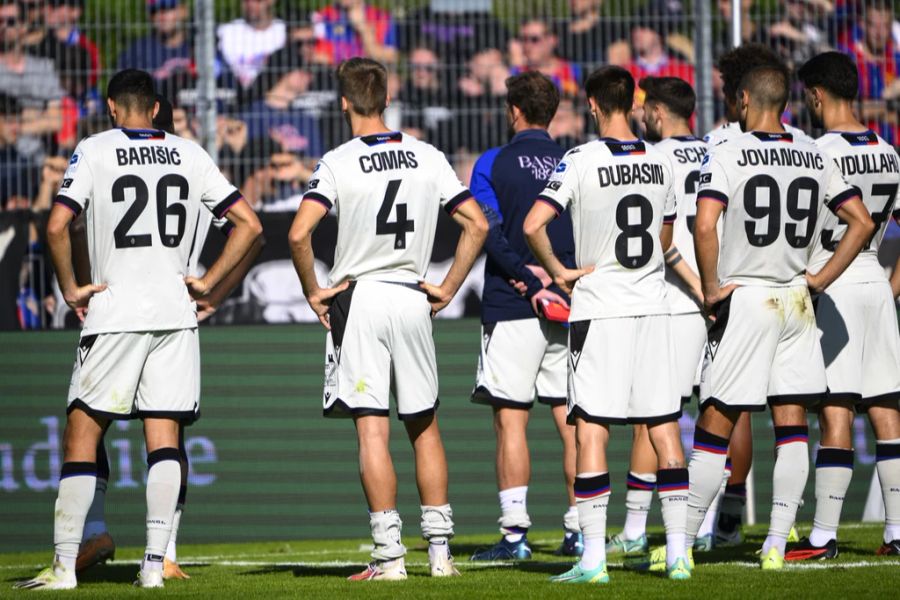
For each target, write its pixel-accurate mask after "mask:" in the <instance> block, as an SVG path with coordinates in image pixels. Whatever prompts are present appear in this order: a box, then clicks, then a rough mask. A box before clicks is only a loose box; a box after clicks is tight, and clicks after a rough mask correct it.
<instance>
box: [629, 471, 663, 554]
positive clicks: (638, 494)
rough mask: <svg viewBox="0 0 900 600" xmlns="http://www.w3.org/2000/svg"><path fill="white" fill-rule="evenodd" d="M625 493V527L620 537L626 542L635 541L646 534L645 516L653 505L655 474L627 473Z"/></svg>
mask: <svg viewBox="0 0 900 600" xmlns="http://www.w3.org/2000/svg"><path fill="white" fill-rule="evenodd" d="M626 486H627V491H626V492H625V510H626V512H625V527H623V528H622V535H623V536H624V537H625V539H626V540H636V539H638V538H639V537H641V536H642V535H644V534H645V533H647V515H649V514H650V505H651V504H652V503H653V488H654V487H656V473H634V472H632V471H629V472H628V481H627V483H626Z"/></svg>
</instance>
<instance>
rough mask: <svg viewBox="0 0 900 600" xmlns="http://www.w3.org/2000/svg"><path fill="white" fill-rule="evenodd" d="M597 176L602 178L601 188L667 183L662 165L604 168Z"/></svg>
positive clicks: (648, 164) (599, 169) (637, 164)
mask: <svg viewBox="0 0 900 600" xmlns="http://www.w3.org/2000/svg"><path fill="white" fill-rule="evenodd" d="M597 174H598V175H599V176H600V187H606V186H610V185H630V184H632V183H640V184H644V185H664V184H665V182H666V178H665V172H664V171H663V168H662V165H657V164H653V163H633V164H625V165H613V166H610V167H605V166H604V167H599V168H598V169H597Z"/></svg>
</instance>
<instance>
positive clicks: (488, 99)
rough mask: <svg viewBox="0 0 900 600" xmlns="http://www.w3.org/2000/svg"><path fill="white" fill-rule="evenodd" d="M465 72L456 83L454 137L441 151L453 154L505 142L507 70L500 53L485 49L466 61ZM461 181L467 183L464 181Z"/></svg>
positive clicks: (508, 70) (479, 149)
mask: <svg viewBox="0 0 900 600" xmlns="http://www.w3.org/2000/svg"><path fill="white" fill-rule="evenodd" d="M467 66H468V70H467V73H466V74H465V75H464V76H463V77H461V78H460V80H459V84H458V86H459V91H460V95H459V96H458V97H457V105H456V106H455V107H453V108H454V118H455V121H454V125H453V127H452V129H451V131H452V132H453V134H454V136H455V137H454V138H453V139H452V141H451V143H450V145H449V146H448V147H447V148H445V149H444V150H445V151H447V152H448V153H451V154H456V153H457V152H458V151H459V150H461V149H466V150H468V151H470V152H477V153H481V152H484V151H485V150H487V149H488V148H492V147H493V146H498V145H500V144H502V143H505V142H506V140H507V137H508V136H507V133H508V131H507V127H508V124H507V122H506V112H505V111H506V79H507V77H509V75H510V69H509V67H507V66H506V63H504V62H503V54H502V53H501V52H500V51H499V50H497V49H495V48H488V49H486V50H482V51H481V52H479V53H477V54H475V55H474V56H473V57H472V58H471V59H469V63H468V65H467ZM464 181H468V180H467V179H464Z"/></svg>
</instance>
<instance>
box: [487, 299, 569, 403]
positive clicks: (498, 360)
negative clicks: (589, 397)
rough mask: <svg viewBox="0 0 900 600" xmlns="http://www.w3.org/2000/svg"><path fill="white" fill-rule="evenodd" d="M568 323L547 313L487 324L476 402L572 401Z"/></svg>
mask: <svg viewBox="0 0 900 600" xmlns="http://www.w3.org/2000/svg"><path fill="white" fill-rule="evenodd" d="M567 333H568V332H567V329H566V327H565V326H563V325H562V324H561V323H556V322H553V321H548V320H546V319H538V318H537V317H535V318H533V319H518V320H515V321H500V322H499V323H486V324H484V325H482V327H481V354H480V355H479V357H478V373H477V375H476V377H475V390H474V391H473V392H472V402H475V403H477V404H489V405H491V406H493V407H495V408H531V407H532V406H533V405H534V399H535V396H537V400H538V402H541V403H542V404H549V405H550V406H562V405H564V404H565V403H566V377H567V375H566V369H567V367H568V364H567V361H566V356H567V350H566V336H567Z"/></svg>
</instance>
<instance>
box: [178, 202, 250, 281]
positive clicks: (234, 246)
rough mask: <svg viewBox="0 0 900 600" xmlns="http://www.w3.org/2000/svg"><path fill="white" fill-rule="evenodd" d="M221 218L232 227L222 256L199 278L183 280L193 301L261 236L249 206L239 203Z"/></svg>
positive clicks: (226, 272)
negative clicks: (226, 220) (225, 219)
mask: <svg viewBox="0 0 900 600" xmlns="http://www.w3.org/2000/svg"><path fill="white" fill-rule="evenodd" d="M225 218H227V219H228V221H229V222H230V223H231V224H232V225H234V229H233V230H232V232H231V235H229V236H228V241H227V242H225V248H223V249H222V254H220V255H219V258H217V259H216V262H214V263H213V264H212V266H211V267H210V268H209V270H208V271H207V272H206V274H205V275H204V276H203V277H201V278H199V279H198V278H196V277H185V278H184V282H185V284H186V285H187V286H188V290H189V291H190V293H191V296H193V297H194V298H195V299H197V298H203V297H205V296H207V295H208V294H210V293H211V292H212V290H213V289H214V288H215V287H216V286H217V285H219V283H220V282H222V280H223V279H225V277H226V276H227V275H228V274H229V273H230V272H231V271H233V270H234V269H235V267H237V266H238V264H240V262H241V261H242V260H243V259H244V257H245V256H247V253H248V252H249V251H250V248H251V247H253V244H254V243H255V242H256V241H257V240H258V239H259V237H260V236H261V235H262V225H261V224H260V222H259V218H258V217H257V216H256V213H255V212H253V209H252V208H250V205H249V204H247V203H246V202H244V201H243V200H239V201H237V202H235V203H234V205H232V206H231V208H229V209H228V212H227V213H225Z"/></svg>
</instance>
